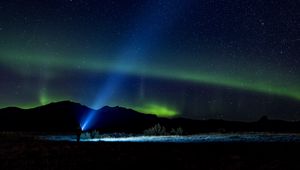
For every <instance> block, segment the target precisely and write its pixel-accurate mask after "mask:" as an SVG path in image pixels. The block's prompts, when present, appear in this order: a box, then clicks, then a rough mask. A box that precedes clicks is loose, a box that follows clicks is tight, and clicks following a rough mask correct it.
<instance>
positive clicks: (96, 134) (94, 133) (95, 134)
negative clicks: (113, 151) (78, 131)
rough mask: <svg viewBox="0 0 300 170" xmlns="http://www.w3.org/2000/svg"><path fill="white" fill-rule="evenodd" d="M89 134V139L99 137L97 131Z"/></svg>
mask: <svg viewBox="0 0 300 170" xmlns="http://www.w3.org/2000/svg"><path fill="white" fill-rule="evenodd" d="M89 134H90V137H91V139H94V138H96V137H99V132H98V131H97V130H93V131H91V132H90V133H89Z"/></svg>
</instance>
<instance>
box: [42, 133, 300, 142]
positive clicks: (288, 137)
mask: <svg viewBox="0 0 300 170" xmlns="http://www.w3.org/2000/svg"><path fill="white" fill-rule="evenodd" d="M40 138H41V139H42V140H51V141H76V136H72V135H69V136H66V135H64V136H62V135H60V136H59V135H57V136H41V137H40ZM80 141H82V142H101V141H103V142H167V143H212V142H229V143H230V142H300V134H201V135H190V136H133V137H102V138H94V139H90V138H83V139H81V140H80Z"/></svg>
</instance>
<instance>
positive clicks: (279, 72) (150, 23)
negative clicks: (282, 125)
mask: <svg viewBox="0 0 300 170" xmlns="http://www.w3.org/2000/svg"><path fill="white" fill-rule="evenodd" d="M299 54H300V1H298V0H289V1H283V0H228V1H227V0H165V1H163V0H122V1H121V0H120V1H113V0H6V1H0V108H3V107H8V106H17V107H22V108H31V107H35V106H39V105H44V104H48V103H50V102H57V101H61V100H71V101H74V102H78V103H81V104H84V105H87V106H89V107H91V108H95V109H98V108H101V107H102V106H105V105H109V106H117V105H118V106H123V107H127V108H132V109H136V110H138V111H141V112H145V113H155V114H158V115H161V116H166V117H173V116H180V117H187V118H193V119H209V118H222V119H228V120H245V121H252V120H257V119H259V118H260V117H261V116H262V115H268V116H270V117H271V118H275V119H288V120H299V119H300V56H299Z"/></svg>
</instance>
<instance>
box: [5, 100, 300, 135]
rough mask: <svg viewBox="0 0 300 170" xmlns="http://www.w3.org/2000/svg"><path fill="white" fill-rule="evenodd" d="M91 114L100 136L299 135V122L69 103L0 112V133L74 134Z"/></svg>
mask: <svg viewBox="0 0 300 170" xmlns="http://www.w3.org/2000/svg"><path fill="white" fill-rule="evenodd" d="M90 113H93V114H94V116H93V118H92V119H91V120H92V121H91V122H90V124H89V126H88V129H87V130H93V129H97V130H99V131H100V132H127V133H142V132H143V131H144V130H145V129H147V128H150V127H152V126H154V125H155V124H157V123H160V124H161V125H163V126H165V127H166V128H167V130H170V129H171V128H177V127H182V128H183V130H184V132H185V133H186V134H193V133H204V132H293V133H294V132H300V122H299V121H293V122H292V121H283V120H269V119H268V118H267V117H262V118H261V119H260V120H259V121H256V122H238V121H225V120H218V119H211V120H191V119H185V118H173V119H167V118H159V117H157V116H154V115H149V114H143V113H140V112H137V111H135V110H132V109H127V108H123V107H118V106H116V107H109V106H105V107H103V108H101V109H99V110H93V109H90V108H89V107H87V106H84V105H81V104H79V103H74V102H71V101H62V102H57V103H50V104H48V105H44V106H39V107H36V108H32V109H20V108H17V107H7V108H3V109H0V130H1V131H34V132H74V131H75V130H76V129H77V127H78V126H79V125H80V124H82V121H83V120H85V118H86V117H87V116H88V114H90Z"/></svg>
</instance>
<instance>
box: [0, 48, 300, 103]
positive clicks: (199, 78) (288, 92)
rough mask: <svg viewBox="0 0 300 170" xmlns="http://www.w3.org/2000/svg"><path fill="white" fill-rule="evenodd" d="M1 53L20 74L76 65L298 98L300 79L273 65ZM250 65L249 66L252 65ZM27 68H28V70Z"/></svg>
mask: <svg viewBox="0 0 300 170" xmlns="http://www.w3.org/2000/svg"><path fill="white" fill-rule="evenodd" d="M2 56H7V57H1V58H0V61H1V63H4V64H5V65H6V66H8V67H10V68H11V69H13V70H17V72H18V74H24V76H26V75H28V74H29V75H30V74H32V70H34V69H36V70H39V68H41V67H47V68H48V69H49V70H52V72H53V73H52V74H53V75H51V73H50V76H49V77H51V76H55V74H56V73H57V72H59V71H65V70H76V69H80V70H81V71H86V72H90V73H104V72H116V73H121V74H127V75H133V76H145V77H153V78H162V79H174V80H179V81H189V82H194V83H206V84H211V85H218V86H226V87H230V88H237V89H242V90H249V91H254V92H261V93H266V94H272V95H279V96H285V97H289V98H293V99H296V100H300V87H299V86H296V85H298V84H300V83H299V82H297V81H298V80H297V79H293V78H292V77H287V76H284V75H282V71H281V70H278V71H277V72H276V70H274V69H273V70H272V72H271V73H268V72H266V73H263V74H262V75H261V76H253V75H252V74H251V73H249V72H244V73H242V72H240V73H238V74H234V73H232V74H229V73H225V72H222V71H221V70H222V69H224V68H222V69H220V70H213V71H209V70H201V67H199V68H198V69H197V70H192V71H190V70H188V69H184V68H183V69H178V68H177V69H175V68H174V67H172V66H171V67H170V66H168V67H164V65H163V64H162V65H159V64H157V65H151V64H144V63H141V64H139V66H138V67H134V68H132V67H130V66H126V65H123V66H120V67H118V68H115V67H114V62H113V61H103V60H102V59H101V60H100V59H99V60H98V61H96V60H95V59H93V60H88V58H87V59H86V60H85V61H83V60H82V59H79V58H78V57H74V58H66V57H62V56H55V57H50V56H51V55H47V57H45V56H44V57H40V55H31V54H24V53H22V54H20V53H12V52H9V53H4V54H3V55H2ZM24 63H27V64H24ZM253 65H254V64H253ZM253 65H252V67H253V68H252V69H254V66H253ZM229 67H230V66H228V68H229ZM240 67H242V66H240ZM28 68H30V69H31V71H29V70H28ZM153 68H155V69H153ZM250 69H251V68H250ZM280 73H281V74H280ZM280 75H281V76H280ZM41 96H42V97H41V100H40V101H41V103H47V102H48V100H47V99H46V97H45V96H44V95H41Z"/></svg>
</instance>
